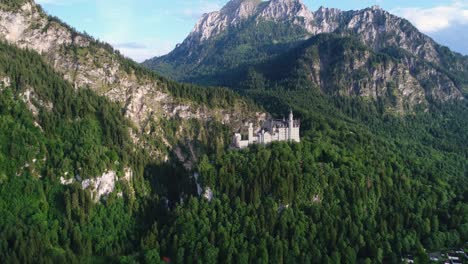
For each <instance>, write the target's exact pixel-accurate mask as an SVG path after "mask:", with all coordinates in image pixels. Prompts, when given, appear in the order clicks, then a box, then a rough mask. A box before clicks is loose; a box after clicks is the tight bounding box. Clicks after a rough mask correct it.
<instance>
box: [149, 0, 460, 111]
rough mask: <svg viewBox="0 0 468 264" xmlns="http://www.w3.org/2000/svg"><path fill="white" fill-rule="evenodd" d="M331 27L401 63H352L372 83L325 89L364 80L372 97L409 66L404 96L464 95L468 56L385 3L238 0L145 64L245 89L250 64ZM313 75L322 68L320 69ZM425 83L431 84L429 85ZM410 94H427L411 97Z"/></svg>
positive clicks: (203, 81)
mask: <svg viewBox="0 0 468 264" xmlns="http://www.w3.org/2000/svg"><path fill="white" fill-rule="evenodd" d="M220 17H222V19H219V18H220ZM323 33H326V34H334V35H337V36H341V37H352V38H355V39H357V40H358V41H359V42H360V43H361V44H363V45H365V46H366V47H367V48H369V49H370V51H372V52H374V53H383V54H386V55H388V56H390V57H392V58H394V59H395V62H394V63H395V64H394V65H393V66H392V67H391V68H392V70H390V69H389V68H388V69H386V70H382V71H377V70H376V69H375V68H359V69H356V68H354V66H352V67H347V68H345V69H344V71H343V73H346V74H351V73H352V74H356V73H359V72H361V73H362V71H365V72H366V76H371V77H372V78H369V79H367V80H366V83H365V84H364V83H362V82H361V83H354V84H351V83H350V82H341V83H340V84H342V85H343V84H346V86H335V87H334V88H333V89H330V87H326V86H327V84H325V83H323V82H322V83H320V82H315V83H314V84H317V85H318V86H319V88H320V89H321V90H322V91H330V90H333V91H336V90H337V89H341V91H339V94H356V93H349V92H348V91H355V90H356V87H357V86H360V85H363V86H362V87H361V89H359V90H360V91H361V92H359V93H357V94H358V95H361V96H366V97H367V96H370V95H372V94H375V91H374V92H371V90H370V89H368V88H369V87H378V86H380V85H381V80H383V79H385V80H387V81H389V82H392V83H400V82H401V80H402V78H403V77H401V75H398V76H396V75H395V74H394V73H395V72H401V73H402V74H403V75H405V76H406V77H404V78H403V79H405V80H407V81H406V82H405V83H406V84H407V85H406V86H405V87H406V88H405V90H406V92H404V93H401V94H400V95H399V96H400V97H401V100H404V101H408V102H412V103H414V104H419V103H423V102H426V101H427V100H426V99H429V98H430V100H436V101H450V100H461V99H463V98H464V95H463V93H464V92H466V91H467V90H468V78H467V77H466V76H468V58H467V57H463V56H461V55H459V54H456V53H453V52H451V51H450V50H449V49H447V48H445V47H442V46H441V45H439V44H437V43H436V42H434V41H433V40H432V39H431V38H429V37H428V36H426V35H424V34H423V33H421V32H419V31H418V30H417V29H416V28H415V27H414V26H413V25H411V23H410V22H408V21H407V20H405V19H402V18H399V17H397V16H395V15H392V14H390V13H389V12H387V11H385V10H382V9H381V8H380V7H378V6H373V7H370V8H366V9H363V10H356V11H341V10H338V9H330V8H325V7H321V8H319V9H318V10H317V11H315V12H312V11H310V10H309V9H308V8H307V7H306V6H305V5H304V3H303V2H302V1H301V0H270V1H264V2H259V1H246V0H244V1H240V0H236V1H230V2H229V3H228V4H227V5H226V7H224V8H223V9H222V10H221V11H219V12H213V13H210V14H206V15H204V16H203V18H202V19H201V20H200V22H199V23H198V24H197V26H196V27H195V28H194V30H193V31H192V33H191V34H190V35H189V36H188V37H187V39H186V40H185V41H184V42H183V43H182V44H180V45H178V46H177V47H176V49H174V50H173V51H172V52H171V53H169V54H168V55H166V56H163V57H159V58H154V59H151V60H148V61H146V62H144V65H145V66H147V67H149V68H151V69H154V70H155V71H158V72H161V73H162V74H164V75H167V76H171V77H172V78H175V79H177V80H181V81H188V82H194V83H200V84H210V85H224V86H228V87H232V88H238V87H239V81H238V80H239V79H241V78H244V77H245V75H243V74H242V72H246V70H247V69H248V68H249V67H255V65H259V64H263V65H264V64H268V61H270V60H274V59H275V58H276V57H282V56H283V57H284V54H288V53H290V52H293V51H294V50H296V49H297V48H299V49H300V47H301V46H302V45H305V44H306V43H307V41H308V39H310V38H313V37H314V36H317V35H318V34H323ZM358 44H359V43H358ZM370 51H369V52H370ZM318 52H319V53H320V52H321V51H320V50H319V51H318ZM326 56H327V54H323V57H326ZM348 59H349V64H350V65H360V64H365V63H366V61H367V57H366V56H364V57H359V56H354V57H348ZM396 61H398V62H396ZM323 63H324V61H322V65H315V66H312V65H309V66H310V67H312V68H315V69H316V70H317V69H318V68H330V67H329V65H324V64H323ZM221 66H222V67H221ZM324 66H326V67H324ZM387 66H388V65H387ZM272 67H273V66H272ZM278 70H279V69H278ZM336 70H338V69H336ZM358 70H359V72H356V71H358ZM283 71H285V72H288V69H283ZM390 72H392V74H389V73H390ZM323 73H324V72H323V71H322V75H323ZM309 74H310V75H311V76H313V75H314V71H313V69H312V71H311V72H310V73H309ZM410 79H411V81H410ZM338 81H339V80H338ZM335 83H336V82H335ZM328 86H330V83H329V82H328ZM421 87H424V89H423V90H422V91H421V90H420V89H421ZM374 90H375V89H374ZM410 90H411V91H410ZM421 92H422V94H421ZM385 94H386V93H383V94H382V96H384V97H385ZM410 94H419V95H420V96H422V97H423V98H425V99H422V98H421V100H413V99H411V98H405V97H406V96H407V95H410ZM371 97H373V98H374V97H375V96H371Z"/></svg>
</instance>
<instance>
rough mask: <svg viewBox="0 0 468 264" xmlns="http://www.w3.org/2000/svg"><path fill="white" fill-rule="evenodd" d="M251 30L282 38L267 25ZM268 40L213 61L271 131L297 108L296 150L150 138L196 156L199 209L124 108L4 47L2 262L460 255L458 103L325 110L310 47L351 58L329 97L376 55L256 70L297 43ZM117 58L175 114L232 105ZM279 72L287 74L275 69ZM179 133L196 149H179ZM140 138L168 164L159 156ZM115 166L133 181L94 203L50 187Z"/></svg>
mask: <svg viewBox="0 0 468 264" xmlns="http://www.w3.org/2000/svg"><path fill="white" fill-rule="evenodd" d="M9 3H13V2H11V1H9ZM15 3H17V2H16V1H15ZM50 21H51V23H54V22H57V23H61V22H60V21H59V20H57V19H50ZM261 26H262V27H263V31H264V32H270V33H274V32H276V29H275V28H272V25H268V23H266V24H263V25H261ZM278 30H279V31H278V32H279V33H281V34H278V36H275V39H277V43H276V44H274V45H267V44H265V46H262V47H261V48H258V49H257V48H255V47H252V46H249V45H247V46H241V47H240V48H239V49H245V50H244V51H243V52H246V53H245V54H254V55H255V56H256V57H257V58H260V59H259V60H257V59H256V58H255V56H252V57H247V56H244V57H241V58H242V60H244V61H245V60H248V62H249V63H248V64H249V65H242V64H243V62H242V61H241V60H239V61H236V58H237V57H238V54H240V53H237V52H236V51H232V50H231V51H230V50H226V51H223V52H224V53H223V54H224V55H223V56H225V57H224V58H229V59H231V60H232V61H231V62H230V63H229V67H228V68H229V69H230V70H232V71H228V74H230V75H229V76H230V77H229V76H228V75H223V76H225V77H229V78H226V79H223V80H225V81H228V82H231V83H235V84H236V88H239V91H241V92H242V93H243V94H244V95H245V96H248V97H249V98H251V99H252V100H254V101H255V102H256V103H257V104H258V105H260V106H262V107H264V108H265V109H267V110H268V111H269V112H271V113H272V114H274V115H275V116H276V117H281V116H282V115H283V114H285V113H286V112H287V111H288V110H289V109H290V108H293V110H294V112H295V113H296V114H297V116H299V117H300V118H301V121H302V122H301V123H302V131H301V132H302V143H300V144H286V143H280V144H273V145H270V146H267V147H260V146H254V147H252V148H250V149H247V150H242V151H238V150H227V146H226V145H227V143H228V141H229V138H230V136H231V133H230V131H229V129H228V128H227V127H226V126H223V125H221V124H219V123H216V122H209V123H208V124H206V125H204V124H201V123H200V122H197V121H195V120H190V121H189V122H188V123H184V121H183V120H179V119H170V120H165V121H162V122H161V123H157V124H151V125H150V127H151V129H150V130H154V131H157V129H158V128H162V131H163V133H165V136H166V139H167V140H168V141H169V142H170V143H171V145H178V146H179V147H180V148H181V150H182V151H183V152H190V151H191V150H190V147H189V146H191V145H193V147H194V148H196V149H198V151H197V152H198V153H200V152H202V153H205V155H204V156H203V157H201V158H200V159H199V164H198V166H197V169H196V171H197V172H198V173H199V174H200V178H199V183H200V184H202V186H204V187H210V188H211V189H212V190H213V191H214V199H213V200H212V201H211V202H208V201H207V200H206V199H204V198H201V197H198V196H197V195H196V190H197V188H196V182H195V180H194V179H193V177H191V173H192V172H190V173H189V172H187V171H185V169H184V168H183V167H182V165H181V164H178V163H177V161H176V159H175V157H170V158H171V163H163V164H162V163H160V162H159V161H157V160H153V159H152V158H151V157H150V155H149V154H148V153H146V152H145V151H144V150H142V149H140V148H138V147H137V146H135V145H133V144H132V143H131V142H132V140H131V139H130V136H129V131H130V130H131V129H134V128H132V125H131V124H130V123H129V121H128V120H126V119H125V118H124V115H123V113H122V110H121V109H122V107H121V106H120V105H118V104H115V103H112V102H110V101H109V100H107V99H105V98H104V97H101V96H98V95H96V94H95V93H94V92H92V91H90V90H89V89H86V88H82V89H78V90H75V89H74V88H73V87H72V85H70V84H69V83H68V82H65V81H63V79H62V77H61V76H60V75H58V74H56V73H54V71H53V70H51V68H50V67H49V66H47V64H46V63H44V61H43V58H41V57H40V56H39V55H37V54H35V53H33V52H30V51H23V50H19V49H16V48H14V47H11V46H8V45H5V44H0V80H1V79H2V78H3V77H4V76H9V77H10V79H11V86H10V87H8V88H4V87H1V88H0V146H1V147H0V215H1V218H0V237H1V238H2V239H1V240H0V262H1V263H75V262H76V263H78V262H81V263H82V262H98V263H99V262H103V263H137V262H139V263H158V262H160V260H161V257H168V258H170V259H172V260H173V262H175V263H193V262H197V263H216V262H221V263H259V262H260V263H381V262H382V261H386V262H389V263H398V262H399V259H400V256H401V255H406V254H413V255H416V256H417V261H418V262H419V263H424V260H425V256H424V249H428V250H437V249H440V248H445V247H455V246H461V245H463V243H464V242H466V241H467V240H468V205H467V199H468V198H467V197H468V179H467V176H468V172H467V169H468V159H467V154H468V148H467V146H468V133H466V131H468V120H467V117H468V104H467V103H466V102H465V101H461V102H454V103H447V104H439V103H437V102H431V103H430V104H428V105H424V106H420V107H419V108H420V109H418V108H416V109H414V112H412V113H408V114H407V115H405V116H395V115H393V114H392V113H391V112H389V111H388V106H389V105H392V104H394V103H395V102H394V101H393V99H392V96H391V95H392V93H390V94H389V96H385V97H382V98H378V99H376V100H375V101H373V100H372V101H371V100H367V99H363V98H356V97H346V96H340V95H339V94H338V95H336V96H333V97H332V96H328V95H326V94H324V93H321V92H320V90H319V89H311V88H313V87H315V86H314V85H313V83H311V82H310V81H309V79H308V78H307V74H308V71H307V70H308V69H307V68H306V67H303V66H304V65H310V64H308V63H302V64H301V62H303V61H314V60H316V59H317V56H316V55H317V53H316V51H317V50H320V49H321V50H323V51H328V52H329V53H333V52H334V51H337V50H338V51H343V50H344V51H346V52H344V53H343V52H341V53H337V54H339V55H343V56H336V57H335V56H331V55H330V56H329V57H327V59H328V60H333V59H334V61H333V62H334V63H335V64H336V65H337V66H336V67H331V70H330V73H327V74H326V75H324V76H328V77H329V79H328V81H329V82H331V84H330V86H329V87H328V88H329V89H332V90H333V89H336V88H337V86H339V85H340V83H339V82H338V81H337V79H340V78H341V80H347V81H350V80H358V79H362V78H364V77H366V73H365V72H356V73H355V74H356V75H355V76H354V75H353V76H341V75H342V74H343V73H341V72H340V71H337V70H336V69H338V68H339V67H340V66H341V64H340V62H341V61H343V60H346V59H350V58H351V57H353V56H357V55H362V54H365V53H366V52H370V51H369V50H368V49H367V48H366V47H363V46H362V45H360V44H357V43H356V41H355V40H354V39H352V38H341V37H336V36H333V35H322V36H319V37H317V38H315V39H311V40H309V41H306V42H304V46H297V47H296V49H292V51H291V53H290V54H288V55H287V56H286V55H283V56H285V57H284V58H286V59H284V58H282V57H280V58H279V59H275V60H269V62H270V63H274V64H272V65H275V67H268V64H266V63H264V62H263V60H264V59H265V61H266V58H268V57H269V56H271V55H272V54H278V50H276V49H277V48H278V49H282V48H280V46H281V45H286V46H287V45H289V44H287V43H296V41H297V40H298V39H297V38H296V36H301V34H303V32H301V31H297V32H295V33H294V32H293V33H294V34H292V35H288V34H289V33H290V32H291V31H289V30H286V29H284V28H279V29H278ZM259 32H260V31H259ZM288 32H289V33H288ZM75 33H76V32H75ZM76 34H77V33H76ZM256 34H257V33H256V32H255V31H249V30H247V31H245V34H241V35H243V36H245V39H244V40H242V38H239V39H236V41H238V42H234V43H237V44H242V43H247V42H249V41H250V39H251V38H255V39H256V40H257V41H258V43H267V42H268V41H269V39H268V38H266V36H262V35H261V34H260V35H256ZM227 37H228V36H221V38H227ZM263 37H265V39H264V38H263ZM329 39H331V40H332V41H328V40H329ZM324 40H327V41H324ZM226 43H227V42H226ZM226 43H224V44H226ZM284 43H286V44H284ZM237 44H236V45H234V46H232V47H238V46H237ZM296 44H297V43H296ZM102 47H104V48H105V49H108V51H109V53H112V54H114V53H113V49H112V48H111V47H110V46H109V45H107V44H104V43H99V42H93V43H92V45H91V46H90V47H89V48H88V49H89V50H87V51H82V50H79V49H76V48H73V47H71V48H70V49H69V50H68V51H67V52H72V53H76V54H79V53H80V52H90V53H94V52H98V50H99V48H102ZM222 47H223V46H219V47H215V46H214V47H212V48H213V49H215V48H217V49H218V51H222ZM232 47H231V48H232ZM294 52H297V53H294ZM348 52H351V53H348ZM383 53H385V54H383ZM322 54H323V53H322ZM347 54H348V55H347ZM349 54H351V55H349ZM345 55H346V56H345ZM404 56H407V54H406V55H405V53H404V52H402V51H401V50H398V49H388V50H386V51H385V52H382V53H372V56H370V58H369V59H368V61H367V62H366V63H367V66H369V67H370V68H372V67H374V68H375V67H376V65H387V64H389V63H395V61H398V60H399V59H403V58H404ZM117 59H118V60H119V62H120V63H121V64H122V65H124V67H123V68H124V69H125V70H126V71H127V72H135V73H136V74H137V75H142V76H152V77H151V78H152V80H154V81H156V82H158V83H160V84H162V87H165V88H166V89H167V90H168V91H169V92H171V94H172V95H173V96H175V97H177V98H178V99H180V100H188V101H191V102H197V103H199V104H202V105H207V106H210V107H230V106H233V105H235V103H236V102H237V101H238V100H241V97H240V96H239V95H237V94H236V93H234V92H232V91H230V90H227V89H203V88H200V87H197V86H193V85H186V84H179V83H176V82H172V81H168V80H166V79H165V78H163V77H160V76H158V75H157V74H154V73H150V72H149V71H148V70H146V69H143V68H141V67H139V66H138V65H137V64H135V63H134V62H132V61H130V60H127V59H125V58H123V57H122V56H120V55H118V54H117ZM212 59H213V60H218V59H219V60H220V59H223V58H222V57H220V58H217V57H216V56H214V57H212ZM217 63H220V61H217ZM285 65H286V66H285ZM332 65H333V64H332ZM247 66H248V67H247ZM210 67H211V66H209V65H208V66H206V67H201V68H200V69H201V71H203V72H205V71H210V70H212V69H213V68H211V69H210ZM282 67H283V68H287V69H289V70H290V71H289V72H282V71H275V69H278V68H282ZM236 69H239V70H236ZM333 69H335V71H333ZM192 70H193V69H191V68H187V71H186V72H183V73H189V72H191V71H192ZM221 70H223V69H221ZM450 72H452V71H450ZM199 73H200V72H199ZM197 74H198V73H197ZM216 74H218V73H216ZM223 74H225V73H223ZM457 75H459V76H461V75H460V74H457ZM213 76H214V75H213ZM243 76H247V78H244V77H243ZM339 76H341V77H340V78H338V77H339ZM367 77H368V76H367ZM461 77H463V76H461ZM210 78H211V77H210ZM239 78H241V79H242V80H243V81H242V82H239V81H238V80H239ZM207 80H208V79H207ZM210 80H216V79H210ZM208 81H209V80H208ZM218 81H219V80H218ZM390 86H391V85H390ZM428 87H430V84H429V86H428ZM240 88H241V89H240ZM428 89H430V88H428ZM389 91H392V90H391V89H389ZM28 95H29V96H28ZM25 98H26V99H25ZM28 98H29V99H28ZM25 101H26V102H25ZM426 108H427V110H428V111H425V110H426ZM36 110H37V111H36ZM33 113H34V114H33ZM181 126H184V129H185V130H186V132H187V134H186V136H190V137H191V138H194V137H196V138H197V139H198V140H196V142H188V140H187V138H185V136H180V134H178V133H177V131H178V130H179V128H180V127H181ZM145 140H147V142H148V144H151V145H154V146H156V147H155V148H156V149H158V150H161V151H168V149H167V146H166V145H165V144H164V142H161V141H159V140H153V139H151V138H148V139H145ZM152 140H153V141H152ZM189 143H190V144H191V145H189ZM125 168H131V169H132V171H133V178H132V180H131V181H130V182H127V181H124V180H122V181H118V182H117V186H116V190H115V191H114V192H113V193H112V194H110V196H109V197H107V198H105V199H101V201H100V202H98V203H96V202H95V201H94V200H93V198H92V195H91V193H90V191H89V190H83V189H82V187H81V185H80V184H79V183H78V182H75V183H73V184H71V185H68V186H63V185H62V184H60V178H61V176H65V175H66V173H67V172H68V175H69V176H68V177H72V175H80V177H81V178H84V179H86V178H91V179H92V178H94V177H96V176H99V175H101V174H102V173H103V172H105V171H106V170H110V169H112V170H115V171H116V172H117V174H118V175H119V177H121V176H122V175H123V174H124V170H125ZM120 192H121V194H122V196H120V195H119V193H120Z"/></svg>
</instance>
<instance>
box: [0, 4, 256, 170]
mask: <svg viewBox="0 0 468 264" xmlns="http://www.w3.org/2000/svg"><path fill="white" fill-rule="evenodd" d="M0 39H1V40H3V41H6V42H8V43H11V44H14V45H16V46H18V47H21V48H27V49H31V50H34V51H36V52H38V53H40V54H41V55H42V56H43V58H44V59H45V60H46V61H47V63H48V64H49V65H51V66H53V68H54V69H55V70H56V71H57V72H59V73H60V74H62V75H63V77H64V79H65V80H67V81H69V82H71V83H72V84H73V85H74V86H75V88H76V89H78V88H81V87H87V88H90V89H91V90H93V91H95V92H96V93H97V94H99V95H103V96H106V97H107V98H109V99H110V100H111V101H113V102H117V103H119V104H120V105H122V111H123V112H124V113H125V115H126V116H127V117H128V118H129V119H130V120H131V121H133V123H134V128H133V129H132V130H131V134H132V138H133V140H134V142H135V143H136V144H139V145H141V146H143V147H145V148H147V149H148V150H149V151H150V152H151V153H152V154H153V156H154V157H155V158H156V159H159V160H163V159H167V158H168V155H169V153H170V152H172V150H174V152H176V153H183V154H181V155H177V156H179V158H180V159H181V160H183V161H187V165H188V167H190V164H191V162H189V161H188V160H190V159H192V158H196V156H197V154H195V153H194V152H193V151H192V152H190V153H188V152H185V151H180V149H179V147H178V144H179V143H181V142H182V145H185V144H186V143H187V142H186V141H187V140H188V141H189V142H190V141H196V142H202V141H205V142H207V141H208V140H207V138H208V137H209V135H208V134H209V132H208V130H209V128H208V127H207V126H206V124H208V123H212V122H215V123H219V124H226V125H228V126H227V127H228V130H235V129H237V128H239V127H240V126H242V125H243V122H245V121H246V120H249V119H250V120H254V119H261V118H264V114H262V113H260V112H258V111H257V110H255V107H252V105H251V104H249V103H247V102H245V101H244V100H243V99H241V98H240V97H239V96H237V95H235V94H233V93H231V92H230V91H226V90H223V89H201V88H198V87H194V86H190V85H180V84H177V83H175V82H172V81H168V80H166V79H164V78H161V77H159V76H157V75H155V74H153V73H151V72H149V71H146V70H144V69H142V68H141V67H140V66H138V65H136V64H135V63H134V62H132V61H130V60H128V59H125V58H123V57H122V56H121V55H120V54H119V53H118V52H115V51H114V50H113V49H112V47H110V45H108V44H104V43H100V42H99V41H96V40H94V39H93V38H92V37H90V36H87V35H83V34H80V33H77V32H76V31H75V30H74V29H72V28H70V27H68V26H67V25H65V24H63V23H62V22H60V21H59V20H58V19H56V18H52V17H50V16H47V15H46V14H45V13H44V12H43V11H42V9H41V8H40V7H39V6H38V5H36V4H35V3H34V2H33V1H30V0H21V1H7V2H4V3H2V4H0ZM194 122H195V123H197V125H194ZM174 124H175V127H174ZM171 127H174V128H171ZM197 127H199V128H197ZM168 129H170V130H171V131H167V130H168ZM197 129H198V130H200V129H201V131H198V132H196V130H197ZM218 139H219V142H218V143H220V144H221V145H223V144H226V143H227V142H226V139H221V138H218ZM218 139H216V140H214V141H212V142H215V141H218ZM215 144H216V143H215ZM193 147H194V148H195V152H196V149H197V148H196V147H195V146H193Z"/></svg>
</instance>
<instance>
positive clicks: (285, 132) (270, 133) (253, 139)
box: [233, 111, 301, 149]
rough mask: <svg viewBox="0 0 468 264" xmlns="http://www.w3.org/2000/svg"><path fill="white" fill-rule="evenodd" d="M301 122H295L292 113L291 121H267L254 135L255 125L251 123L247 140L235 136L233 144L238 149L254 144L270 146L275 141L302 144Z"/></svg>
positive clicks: (237, 135) (237, 134)
mask: <svg viewBox="0 0 468 264" xmlns="http://www.w3.org/2000/svg"><path fill="white" fill-rule="evenodd" d="M300 127H301V125H300V122H299V120H294V116H293V113H292V111H291V112H290V113H289V119H288V120H287V121H286V120H285V119H283V120H267V121H265V122H264V123H263V125H262V127H261V129H260V130H259V131H258V132H257V133H256V135H254V128H253V124H252V123H249V134H248V139H247V140H242V135H241V134H240V133H236V134H234V138H233V144H234V146H235V147H236V148H240V149H242V148H246V147H248V146H249V145H252V144H263V145H266V144H269V143H271V142H275V141H289V142H300V141H301V139H300V136H299V130H300Z"/></svg>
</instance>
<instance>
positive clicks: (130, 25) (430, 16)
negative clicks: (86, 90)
mask: <svg viewBox="0 0 468 264" xmlns="http://www.w3.org/2000/svg"><path fill="white" fill-rule="evenodd" d="M36 1H37V3H39V4H41V5H42V7H43V8H44V9H45V10H46V11H47V12H48V13H49V14H50V15H54V16H57V17H59V18H60V19H62V20H63V21H65V22H66V23H68V24H70V25H71V26H73V27H75V28H76V29H78V30H79V31H86V32H87V33H89V34H90V35H92V36H94V37H96V38H99V39H100V40H104V41H106V42H109V43H111V44H112V45H113V46H114V47H116V48H117V49H119V50H120V51H121V52H122V53H123V54H125V55H126V56H128V57H131V58H133V59H134V60H136V61H138V62H141V61H142V60H144V59H147V58H150V57H154V56H160V55H164V54H166V53H168V52H169V51H171V50H172V49H173V48H174V47H175V45H176V44H177V43H180V42H182V41H183V40H184V38H185V37H186V36H187V35H188V33H189V32H190V31H191V30H192V28H193V26H194V25H195V23H196V22H197V20H198V19H199V18H200V17H201V15H202V14H203V13H207V12H211V11H215V10H219V9H220V8H221V7H222V6H223V5H224V4H225V3H227V2H228V0H170V1H167V0H36ZM303 2H304V3H305V4H306V5H307V6H308V7H309V9H311V10H316V9H317V8H318V7H320V6H325V7H335V8H339V9H342V10H351V9H361V8H365V7H368V6H372V5H380V6H381V7H382V8H384V9H386V10H388V11H390V12H391V13H394V14H396V15H399V16H402V17H405V18H407V19H409V20H410V21H411V22H413V23H414V24H415V25H416V26H417V27H418V28H419V29H420V30H421V31H423V32H424V33H426V34H428V35H429V36H431V37H433V38H434V39H435V40H436V41H438V42H439V43H441V44H443V45H446V46H449V47H450V48H451V49H452V50H455V51H458V52H461V53H463V54H465V55H468V1H467V0H464V1H463V0H439V1H436V0H425V1H423V0H412V1H408V0H374V1H370V0H346V1H343V0H328V1H325V0H303Z"/></svg>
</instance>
